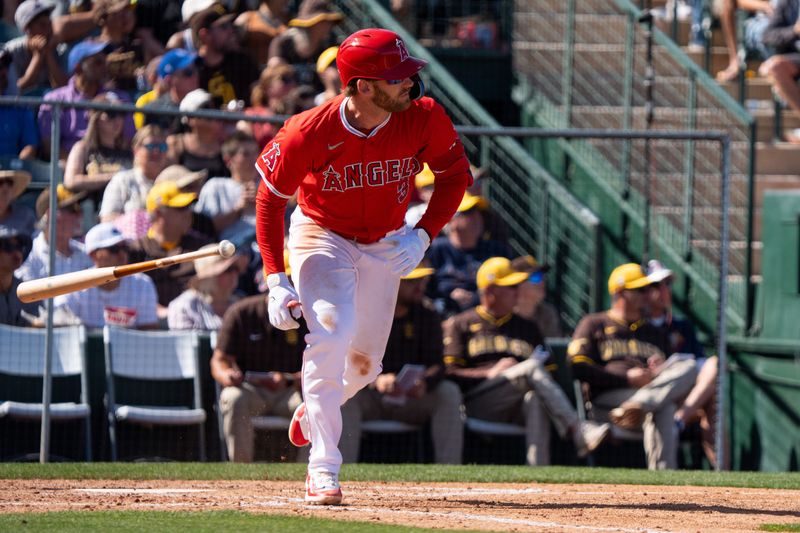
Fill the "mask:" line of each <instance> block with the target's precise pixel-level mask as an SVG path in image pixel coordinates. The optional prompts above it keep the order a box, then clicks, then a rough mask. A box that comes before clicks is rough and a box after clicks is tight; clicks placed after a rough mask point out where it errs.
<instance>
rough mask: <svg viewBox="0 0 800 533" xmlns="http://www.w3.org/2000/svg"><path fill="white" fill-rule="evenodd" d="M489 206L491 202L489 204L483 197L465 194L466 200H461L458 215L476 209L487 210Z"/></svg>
mask: <svg viewBox="0 0 800 533" xmlns="http://www.w3.org/2000/svg"><path fill="white" fill-rule="evenodd" d="M488 206H489V202H487V201H486V198H484V197H483V196H477V195H475V194H470V193H468V192H465V193H464V198H462V199H461V203H460V204H459V205H458V209H457V210H456V211H457V212H458V213H463V212H465V211H469V210H470V209H472V208H474V207H477V208H478V209H486V208H487V207H488Z"/></svg>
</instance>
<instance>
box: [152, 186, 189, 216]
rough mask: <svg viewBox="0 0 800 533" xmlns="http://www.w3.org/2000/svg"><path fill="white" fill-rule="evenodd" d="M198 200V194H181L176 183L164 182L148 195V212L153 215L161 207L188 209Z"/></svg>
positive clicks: (154, 187)
mask: <svg viewBox="0 0 800 533" xmlns="http://www.w3.org/2000/svg"><path fill="white" fill-rule="evenodd" d="M195 200H197V194H196V193H193V192H181V189H180V187H178V184H177V183H175V182H174V181H162V182H161V183H156V184H155V185H153V188H152V189H150V192H149V193H147V201H146V202H145V204H146V205H147V212H148V213H152V212H154V211H155V210H156V209H158V208H159V207H161V206H166V207H186V206H187V205H189V204H190V203H192V202H194V201H195Z"/></svg>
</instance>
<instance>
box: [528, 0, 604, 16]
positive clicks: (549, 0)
mask: <svg viewBox="0 0 800 533" xmlns="http://www.w3.org/2000/svg"><path fill="white" fill-rule="evenodd" d="M514 5H515V11H516V12H518V13H519V12H528V13H545V12H547V13H566V12H567V2H566V1H565V0H516V2H515V4H514ZM618 11H619V8H617V7H616V4H615V3H614V2H613V0H578V1H577V2H575V13H576V14H607V13H615V12H618Z"/></svg>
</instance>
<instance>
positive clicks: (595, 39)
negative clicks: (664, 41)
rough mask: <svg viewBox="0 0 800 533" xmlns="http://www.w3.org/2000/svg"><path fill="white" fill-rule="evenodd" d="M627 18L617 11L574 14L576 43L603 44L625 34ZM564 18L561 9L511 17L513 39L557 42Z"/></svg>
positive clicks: (560, 35)
mask: <svg viewBox="0 0 800 533" xmlns="http://www.w3.org/2000/svg"><path fill="white" fill-rule="evenodd" d="M627 24H628V22H627V18H626V17H624V16H620V15H595V14H577V15H575V34H574V39H575V42H576V43H583V44H606V43H613V42H620V39H623V40H624V38H625V32H626V31H627ZM566 29H567V18H566V16H565V15H564V14H562V13H541V12H524V13H519V12H518V13H517V14H516V15H515V18H514V40H515V41H519V40H525V41H534V42H552V43H558V42H563V41H564V36H565V35H566Z"/></svg>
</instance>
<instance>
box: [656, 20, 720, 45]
mask: <svg viewBox="0 0 800 533" xmlns="http://www.w3.org/2000/svg"><path fill="white" fill-rule="evenodd" d="M656 27H657V28H658V29H659V30H661V31H662V32H663V33H664V34H666V35H667V36H668V37H670V38H672V21H671V20H664V19H656ZM691 28H692V23H691V21H689V20H679V21H678V29H677V30H678V31H677V35H676V37H675V39H674V41H675V42H676V43H677V44H679V45H680V46H686V45H688V44H689V33H690V32H691ZM711 46H725V38H724V36H723V35H722V31H721V30H720V29H719V28H714V29H712V31H711Z"/></svg>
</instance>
